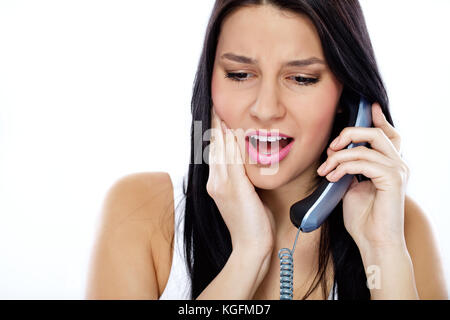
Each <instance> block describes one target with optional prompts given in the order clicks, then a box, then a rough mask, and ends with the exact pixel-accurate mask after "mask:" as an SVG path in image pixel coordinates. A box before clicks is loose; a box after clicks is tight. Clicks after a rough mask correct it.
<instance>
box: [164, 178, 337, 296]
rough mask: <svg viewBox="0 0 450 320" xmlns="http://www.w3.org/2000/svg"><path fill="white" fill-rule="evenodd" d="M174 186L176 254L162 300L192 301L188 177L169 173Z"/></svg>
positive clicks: (335, 289)
mask: <svg viewBox="0 0 450 320" xmlns="http://www.w3.org/2000/svg"><path fill="white" fill-rule="evenodd" d="M169 175H170V178H171V180H172V185H173V195H174V208H175V214H174V223H175V225H174V230H175V232H174V250H175V251H174V253H173V258H172V266H171V267H170V274H169V280H168V281H167V284H166V287H165V288H164V291H163V293H162V294H161V296H160V297H159V299H160V300H190V299H191V290H192V287H191V280H190V277H189V273H188V268H187V260H186V254H185V250H184V249H185V247H184V209H185V205H186V199H185V198H186V197H185V195H184V193H183V180H184V181H185V185H186V187H187V175H186V174H185V175H183V176H181V175H177V174H171V173H169ZM333 287H334V297H333V288H332V290H330V294H329V295H328V300H333V298H334V300H337V284H336V283H335V285H334V286H333Z"/></svg>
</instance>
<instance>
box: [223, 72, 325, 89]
mask: <svg viewBox="0 0 450 320" xmlns="http://www.w3.org/2000/svg"><path fill="white" fill-rule="evenodd" d="M247 75H249V73H246V72H227V73H225V78H229V79H230V80H233V81H238V82H242V81H246V80H247V79H248V78H249V77H246V76H247ZM289 78H290V79H294V80H293V81H294V82H295V84H297V85H300V86H307V85H311V84H315V83H317V82H318V81H319V79H318V78H306V77H302V76H293V77H289Z"/></svg>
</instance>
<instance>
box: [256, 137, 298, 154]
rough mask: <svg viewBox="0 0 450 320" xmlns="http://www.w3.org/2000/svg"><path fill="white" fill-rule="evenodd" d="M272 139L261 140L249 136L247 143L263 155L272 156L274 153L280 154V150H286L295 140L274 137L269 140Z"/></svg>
mask: <svg viewBox="0 0 450 320" xmlns="http://www.w3.org/2000/svg"><path fill="white" fill-rule="evenodd" d="M269 138H270V137H266V139H264V138H263V139H259V138H257V137H256V136H248V137H247V141H248V142H249V143H250V144H251V145H252V146H253V147H254V148H255V149H256V150H257V151H258V152H259V153H261V154H266V155H270V154H272V153H274V152H279V151H280V150H282V149H284V148H286V147H287V146H288V145H289V144H290V143H291V142H292V141H293V140H294V138H288V137H274V138H272V139H270V140H269Z"/></svg>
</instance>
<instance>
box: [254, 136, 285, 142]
mask: <svg viewBox="0 0 450 320" xmlns="http://www.w3.org/2000/svg"><path fill="white" fill-rule="evenodd" d="M250 138H251V139H256V140H260V141H262V142H267V141H269V142H275V141H280V140H281V139H283V140H287V137H280V136H258V135H252V136H250Z"/></svg>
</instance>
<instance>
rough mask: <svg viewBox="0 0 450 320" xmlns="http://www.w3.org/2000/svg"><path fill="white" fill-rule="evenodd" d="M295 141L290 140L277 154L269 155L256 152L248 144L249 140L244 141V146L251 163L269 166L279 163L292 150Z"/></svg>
mask: <svg viewBox="0 0 450 320" xmlns="http://www.w3.org/2000/svg"><path fill="white" fill-rule="evenodd" d="M294 141H295V140H292V141H291V142H290V143H289V144H288V145H287V146H286V147H284V148H283V149H281V150H278V151H277V152H274V153H271V154H261V153H259V152H258V150H256V149H255V147H254V146H253V145H252V144H251V143H250V141H249V139H248V138H247V139H245V145H246V148H247V151H248V154H249V156H250V158H252V160H253V161H255V162H257V163H258V164H263V165H268V164H269V165H270V164H273V163H277V162H280V161H281V160H283V159H284V158H285V157H286V156H287V155H288V153H289V151H290V150H291V148H292V145H293V144H294Z"/></svg>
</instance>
